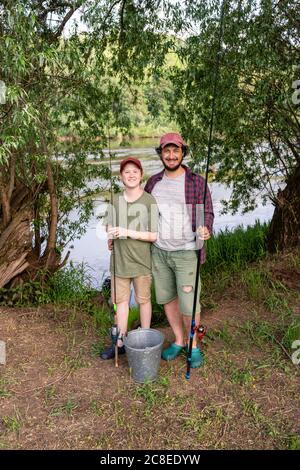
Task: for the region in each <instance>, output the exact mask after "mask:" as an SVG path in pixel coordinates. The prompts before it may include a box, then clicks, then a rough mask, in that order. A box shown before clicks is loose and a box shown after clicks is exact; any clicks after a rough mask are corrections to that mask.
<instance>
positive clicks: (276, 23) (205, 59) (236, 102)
mask: <svg viewBox="0 0 300 470" xmlns="http://www.w3.org/2000/svg"><path fill="white" fill-rule="evenodd" d="M185 3H186V8H185V10H184V11H183V12H182V14H183V15H185V17H186V21H185V30H186V35H187V37H186V39H185V41H184V42H182V43H181V45H180V47H178V48H177V53H178V55H179V58H180V60H181V62H182V63H183V64H184V67H183V68H182V67H181V68H179V67H173V70H172V73H171V79H172V80H173V83H174V92H173V95H170V99H171V100H172V104H171V106H172V110H174V111H175V113H176V118H177V120H178V122H179V125H180V127H181V129H182V131H183V133H184V135H185V136H186V137H187V138H188V139H189V141H190V143H191V147H192V150H193V155H194V160H195V166H197V165H200V166H201V165H202V164H203V163H204V159H205V157H206V155H207V145H208V129H209V125H210V117H211V104H212V99H213V96H212V95H213V85H214V80H215V74H216V69H217V67H216V61H217V57H218V51H219V49H218V36H219V28H220V5H221V3H223V4H224V15H225V16H224V28H223V40H222V41H221V50H220V51H219V59H220V70H219V80H218V82H217V94H216V115H215V120H214V130H215V132H214V138H213V155H212V160H211V163H212V164H216V165H217V167H218V173H217V179H219V180H222V181H226V182H227V183H228V185H231V186H232V189H233V193H232V196H231V199H230V201H223V202H224V207H225V209H226V210H231V211H232V212H233V213H234V212H236V211H237V210H238V208H239V206H240V205H242V206H243V209H244V211H249V210H252V209H253V208H255V207H256V205H257V196H258V195H261V194H262V197H263V200H264V201H266V199H267V198H270V199H271V200H272V201H273V203H274V204H277V203H278V199H277V189H278V180H279V181H287V180H288V178H289V176H290V175H293V174H294V172H295V169H296V167H297V166H299V162H300V154H299V149H300V147H299V141H300V127H299V93H298V92H297V90H295V89H296V88H297V83H298V82H296V79H297V78H299V77H298V75H299V71H298V58H299V21H297V12H298V10H297V8H298V7H297V3H298V2H296V1H287V2H277V1H271V0H261V1H260V0H257V1H253V2H248V1H243V0H240V1H238V2H233V1H230V0H227V1H225V2H219V1H215V0H211V1H209V2H207V1H203V0H197V1H188V2H185ZM298 86H299V85H298ZM172 98H173V99H172Z"/></svg>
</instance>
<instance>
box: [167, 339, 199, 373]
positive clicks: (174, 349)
mask: <svg viewBox="0 0 300 470" xmlns="http://www.w3.org/2000/svg"><path fill="white" fill-rule="evenodd" d="M181 352H185V353H186V354H187V352H188V350H187V347H186V346H179V345H178V344H175V343H172V344H170V346H169V347H168V348H167V349H164V350H163V352H162V354H161V357H162V358H163V359H164V360H165V361H173V359H176V357H177V356H179V354H180V353H181ZM203 363H204V355H203V353H202V351H201V349H200V348H193V349H192V356H191V368H192V369H196V368H197V367H201V366H202V365H203Z"/></svg>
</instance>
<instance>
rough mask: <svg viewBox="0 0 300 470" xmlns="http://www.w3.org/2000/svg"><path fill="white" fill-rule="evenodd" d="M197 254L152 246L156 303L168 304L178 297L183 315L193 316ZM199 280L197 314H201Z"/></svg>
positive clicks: (199, 284) (199, 286)
mask: <svg viewBox="0 0 300 470" xmlns="http://www.w3.org/2000/svg"><path fill="white" fill-rule="evenodd" d="M196 268H197V252H196V251H195V250H178V251H166V250H161V249H160V248H158V247H157V246H155V245H152V274H153V279H154V286H155V294H156V301H157V303H158V304H167V303H168V302H171V301H172V300H174V299H175V298H176V297H178V300H179V308H180V311H181V313H182V314H183V315H192V313H193V303H194V289H195V281H196ZM200 290H201V283H200V279H199V283H198V292H197V304H196V314H197V313H200Z"/></svg>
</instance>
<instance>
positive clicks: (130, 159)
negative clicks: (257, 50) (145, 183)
mask: <svg viewBox="0 0 300 470" xmlns="http://www.w3.org/2000/svg"><path fill="white" fill-rule="evenodd" d="M127 163H133V164H134V165H136V166H137V167H138V168H139V169H140V170H141V172H142V173H143V167H142V164H141V162H140V161H139V160H138V159H137V158H134V157H127V158H124V160H122V161H121V163H120V173H122V171H123V170H124V168H125V165H127Z"/></svg>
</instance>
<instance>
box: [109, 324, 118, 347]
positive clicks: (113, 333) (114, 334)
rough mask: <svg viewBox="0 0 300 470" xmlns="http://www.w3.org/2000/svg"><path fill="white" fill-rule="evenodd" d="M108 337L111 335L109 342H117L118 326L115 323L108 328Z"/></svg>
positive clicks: (114, 343)
mask: <svg viewBox="0 0 300 470" xmlns="http://www.w3.org/2000/svg"><path fill="white" fill-rule="evenodd" d="M110 337H111V342H112V344H113V345H116V344H117V341H118V338H119V328H118V327H117V325H113V326H112V327H111V329H110Z"/></svg>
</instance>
